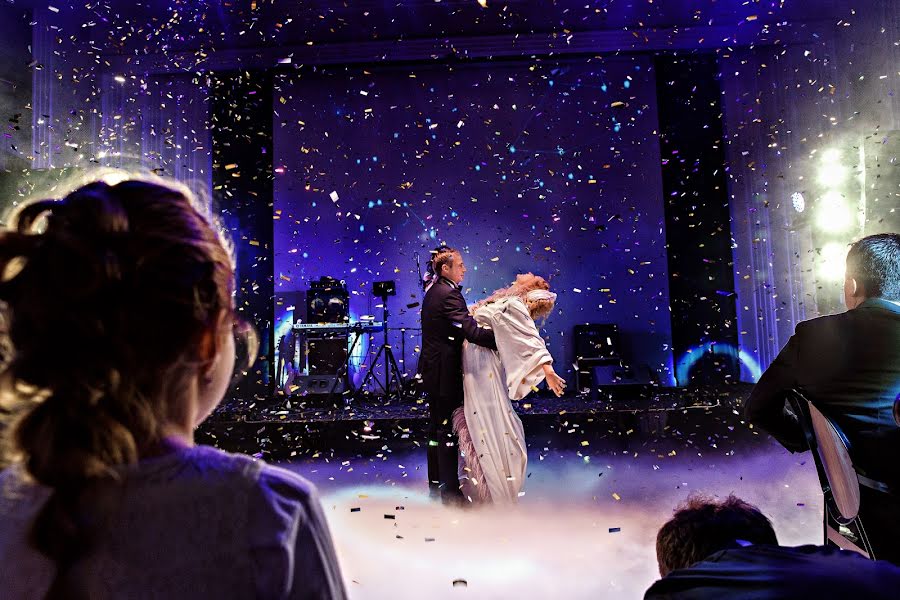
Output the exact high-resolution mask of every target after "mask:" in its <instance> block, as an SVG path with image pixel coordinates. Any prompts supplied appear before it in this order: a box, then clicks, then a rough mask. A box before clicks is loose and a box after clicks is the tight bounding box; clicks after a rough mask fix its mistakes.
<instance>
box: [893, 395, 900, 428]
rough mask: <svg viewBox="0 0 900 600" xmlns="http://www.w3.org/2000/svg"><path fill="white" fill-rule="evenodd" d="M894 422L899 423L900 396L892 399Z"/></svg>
mask: <svg viewBox="0 0 900 600" xmlns="http://www.w3.org/2000/svg"><path fill="white" fill-rule="evenodd" d="M894 422H895V423H896V424H897V425H900V398H897V399H896V400H895V401H894Z"/></svg>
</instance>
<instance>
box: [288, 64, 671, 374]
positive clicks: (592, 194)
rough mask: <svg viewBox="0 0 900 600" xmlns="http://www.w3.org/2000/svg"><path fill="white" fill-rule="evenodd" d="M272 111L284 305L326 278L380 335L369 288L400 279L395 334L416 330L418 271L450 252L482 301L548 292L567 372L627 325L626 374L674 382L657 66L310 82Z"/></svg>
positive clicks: (350, 72)
mask: <svg viewBox="0 0 900 600" xmlns="http://www.w3.org/2000/svg"><path fill="white" fill-rule="evenodd" d="M273 104H274V109H275V115H274V166H275V237H274V250H275V265H274V266H275V283H276V290H275V291H276V294H277V293H281V292H287V291H290V290H300V289H306V288H308V286H309V281H310V280H311V279H315V278H318V277H320V276H322V275H330V276H333V277H336V278H339V279H346V280H347V283H348V287H349V289H350V291H351V310H352V313H353V314H354V316H360V315H373V316H375V317H376V318H380V317H381V310H380V308H379V305H378V303H379V302H380V301H379V300H373V298H372V296H371V294H370V288H371V284H372V282H373V281H379V280H385V279H393V280H396V281H397V290H398V295H397V296H396V297H395V298H391V299H390V300H389V302H390V303H391V310H392V313H393V322H392V323H391V325H392V326H401V325H403V326H407V327H417V326H418V319H419V312H418V311H419V307H418V306H413V305H414V304H415V303H417V302H419V301H420V299H421V294H420V288H419V283H418V275H417V265H416V260H415V257H416V255H418V256H419V257H420V259H421V261H422V262H423V264H422V269H423V270H424V261H425V260H426V259H427V257H428V251H429V250H430V249H431V248H433V247H434V246H436V245H437V244H438V243H439V242H447V243H449V244H450V245H453V246H455V247H458V248H460V249H461V250H462V251H463V252H464V254H465V261H466V264H467V265H468V267H469V272H468V275H467V277H466V281H465V284H464V287H465V290H464V293H465V296H466V299H467V300H468V301H469V302H474V301H475V300H477V299H478V298H481V297H483V296H485V295H486V294H488V293H489V292H491V291H492V290H493V289H495V288H497V287H500V286H503V285H506V284H508V283H509V282H510V281H511V280H512V279H513V278H514V276H515V274H516V273H520V272H526V271H532V272H535V273H537V274H540V275H543V276H545V277H547V278H548V279H549V280H550V282H551V287H552V289H553V290H554V291H556V292H558V293H559V299H558V304H557V310H556V311H555V312H554V313H553V314H552V315H551V316H550V317H549V319H548V320H547V322H546V324H545V326H544V332H545V334H546V337H547V339H548V341H549V346H550V349H551V351H552V353H553V355H554V357H555V358H556V359H557V362H558V363H559V367H560V369H558V370H559V371H560V372H561V373H562V372H568V373H569V374H570V375H571V374H572V369H571V366H572V363H573V361H574V355H573V342H572V329H573V327H574V326H575V325H576V324H579V323H616V324H618V325H619V327H620V328H621V330H622V332H623V335H622V339H623V342H624V347H625V352H626V355H627V357H628V358H630V359H631V361H632V362H633V363H635V364H636V365H647V366H648V367H649V368H650V370H652V371H653V372H655V373H656V374H657V375H658V377H659V380H660V381H661V382H662V383H663V384H666V385H669V384H672V383H674V379H673V373H672V351H671V343H672V340H671V327H670V317H669V291H668V273H667V263H666V247H665V244H666V235H665V233H666V232H665V218H664V214H663V198H662V195H663V194H662V182H661V174H660V166H659V165H660V150H659V142H658V139H657V129H658V119H657V111H656V89H655V75H654V73H653V62H652V59H651V58H650V57H648V56H642V57H641V56H633V57H612V58H584V59H579V60H573V61H547V60H543V61H529V62H520V61H516V62H498V61H492V62H486V63H480V64H473V63H468V64H463V65H459V64H456V65H454V64H446V63H444V64H435V65H426V66H423V65H420V64H418V65H415V66H400V65H393V66H382V65H379V66H372V67H368V68H365V67H352V68H345V67H339V66H335V67H325V68H323V67H318V68H312V67H303V68H300V69H297V70H294V71H291V72H289V73H282V74H279V75H278V76H277V77H276V80H275V93H274V97H273ZM407 335H408V342H407V343H408V344H409V343H410V342H411V343H412V344H415V343H417V342H418V337H417V335H415V334H414V333H411V332H407ZM395 341H396V340H395ZM373 342H375V343H378V342H380V340H379V339H375V340H373ZM406 368H407V370H408V371H409V372H412V371H413V369H414V368H415V358H414V356H411V355H410V361H409V363H408V364H407V366H406Z"/></svg>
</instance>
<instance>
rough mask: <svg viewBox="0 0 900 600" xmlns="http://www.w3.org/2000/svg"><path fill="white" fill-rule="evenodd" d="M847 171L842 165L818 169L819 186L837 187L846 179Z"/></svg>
mask: <svg viewBox="0 0 900 600" xmlns="http://www.w3.org/2000/svg"><path fill="white" fill-rule="evenodd" d="M847 174H848V169H847V167H845V166H843V165H838V164H827V165H824V166H823V167H821V168H820V169H819V184H820V185H823V186H825V187H837V186H839V185H841V184H842V183H844V180H846V179H847Z"/></svg>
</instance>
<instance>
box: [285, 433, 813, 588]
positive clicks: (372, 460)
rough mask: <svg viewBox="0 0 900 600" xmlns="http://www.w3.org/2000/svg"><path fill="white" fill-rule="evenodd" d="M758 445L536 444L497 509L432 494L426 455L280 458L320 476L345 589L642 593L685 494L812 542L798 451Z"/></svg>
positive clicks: (809, 495)
mask: <svg viewBox="0 0 900 600" xmlns="http://www.w3.org/2000/svg"><path fill="white" fill-rule="evenodd" d="M766 441H767V443H765V444H761V445H760V446H759V447H757V448H753V449H747V450H746V451H741V452H734V453H732V454H726V455H721V454H720V455H705V454H704V453H701V452H697V451H691V450H685V451H684V452H682V453H675V454H672V455H669V454H663V455H659V454H654V453H653V452H627V453H622V452H608V451H599V452H598V451H596V450H594V451H589V452H582V451H578V450H563V451H554V450H550V451H544V450H543V449H542V448H533V449H532V450H531V451H530V453H529V458H530V463H529V468H528V481H527V483H526V485H525V490H524V491H525V495H524V496H523V497H522V498H521V501H520V504H519V505H518V506H516V507H514V508H506V509H497V508H485V509H469V510H459V509H448V508H445V507H443V506H442V505H441V504H440V502H439V501H435V500H432V499H430V498H429V494H428V490H427V484H426V477H425V471H426V467H425V460H424V451H421V452H408V453H391V454H385V455H384V456H383V457H381V458H378V457H357V456H352V455H334V456H330V457H327V458H326V457H324V456H323V457H320V458H319V459H313V460H303V461H295V462H286V463H282V464H283V465H284V466H287V467H288V468H290V469H292V470H294V471H296V472H298V473H300V474H301V475H303V476H304V477H306V478H308V479H309V480H311V481H313V482H315V483H316V484H317V485H318V487H319V489H320V491H321V495H322V502H323V504H324V506H325V512H326V514H327V518H328V520H329V525H330V527H331V532H332V535H333V536H334V539H335V543H336V545H337V550H338V555H339V557H340V561H341V567H342V569H343V572H344V575H345V578H346V582H347V587H348V590H349V592H350V597H351V598H354V599H360V600H362V599H366V600H369V599H373V600H374V599H384V600H387V599H391V600H395V599H406V598H408V599H421V598H434V599H440V598H479V599H481V598H497V599H510V598H538V599H545V598H565V599H580V598H584V599H588V598H590V599H592V600H595V599H597V598H641V597H642V595H643V592H644V591H645V590H646V588H647V587H648V586H649V585H650V584H651V583H652V582H653V581H654V580H655V579H656V578H657V577H658V572H657V567H656V558H655V550H654V548H655V546H654V544H655V536H656V531H657V530H658V528H659V527H660V525H662V523H663V522H665V520H666V519H667V518H668V517H669V516H670V515H671V514H672V509H673V507H674V506H675V505H676V504H678V503H679V502H681V501H683V500H684V499H685V497H686V496H687V495H688V493H689V492H692V491H703V492H706V493H709V494H716V495H723V494H728V493H731V492H733V493H735V494H737V495H738V496H740V497H742V498H744V499H746V500H748V501H750V502H752V503H754V504H756V505H757V506H759V507H760V508H761V509H762V510H763V511H764V512H765V513H766V514H767V515H768V516H769V517H770V518H771V519H772V521H773V523H774V526H775V529H776V532H777V533H778V539H779V541H780V542H781V543H783V544H789V545H799V544H804V543H820V542H821V539H820V538H821V519H822V494H821V491H820V490H819V487H818V483H817V480H816V475H815V469H814V467H813V465H812V462H811V461H808V462H807V461H806V459H807V458H809V455H808V454H806V455H794V456H792V455H790V454H789V453H788V452H786V451H784V450H782V449H781V448H780V446H777V445H776V444H774V443H769V440H768V439H767V440H766ZM455 581H456V582H457V584H456V587H454V582H455ZM460 582H465V587H462V586H463V583H460Z"/></svg>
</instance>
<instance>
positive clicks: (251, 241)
mask: <svg viewBox="0 0 900 600" xmlns="http://www.w3.org/2000/svg"><path fill="white" fill-rule="evenodd" d="M250 245H251V246H259V242H258V241H257V240H250Z"/></svg>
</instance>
